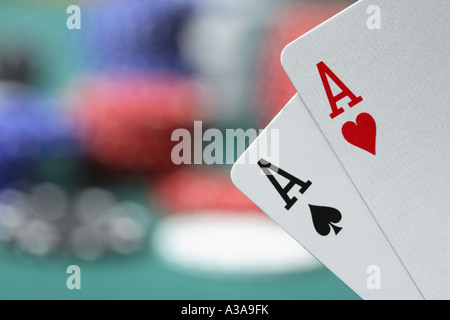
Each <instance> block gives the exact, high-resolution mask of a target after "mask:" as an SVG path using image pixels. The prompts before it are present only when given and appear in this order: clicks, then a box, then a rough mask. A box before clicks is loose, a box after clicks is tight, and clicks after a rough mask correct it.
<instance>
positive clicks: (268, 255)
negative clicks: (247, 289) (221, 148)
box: [151, 169, 321, 277]
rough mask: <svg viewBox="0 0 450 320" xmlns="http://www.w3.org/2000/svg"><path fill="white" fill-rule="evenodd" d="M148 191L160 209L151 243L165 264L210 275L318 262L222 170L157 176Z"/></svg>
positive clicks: (272, 271) (285, 269)
mask: <svg viewBox="0 0 450 320" xmlns="http://www.w3.org/2000/svg"><path fill="white" fill-rule="evenodd" d="M151 194H152V195H153V196H155V197H156V198H157V200H158V201H159V203H160V205H161V208H162V210H164V211H165V212H166V214H165V215H164V216H163V217H162V219H160V221H158V223H156V224H155V228H154V232H153V235H152V240H151V243H152V245H153V247H154V249H155V251H156V253H157V254H158V255H159V257H161V258H162V259H163V261H166V262H167V263H168V265H171V266H174V267H176V268H178V269H180V270H184V271H185V272H191V273H195V274H202V275H208V276H213V277H214V276H219V277H222V276H225V277H227V276H233V277H234V276H237V277H241V276H262V275H276V274H286V273H298V272H304V271H307V270H313V269H316V268H318V267H320V266H321V264H320V263H319V262H318V261H317V260H316V259H315V258H314V257H313V256H311V254H309V252H307V251H306V250H305V249H304V248H303V247H302V246H300V245H299V244H298V243H297V242H296V241H295V240H294V239H293V238H291V237H290V236H289V235H288V234H287V233H286V232H285V231H284V230H282V229H281V228H280V227H279V226H278V225H277V224H276V223H275V222H273V221H272V220H270V219H269V218H268V217H267V216H266V215H264V214H263V213H262V212H261V211H260V210H259V209H258V208H257V207H256V206H255V205H254V204H253V203H252V202H251V201H250V200H249V199H247V198H246V197H245V196H244V195H243V194H242V193H241V192H240V191H239V190H237V189H236V188H235V187H234V186H233V184H232V183H231V180H230V178H229V176H228V175H227V174H222V173H221V172H217V171H212V170H209V171H208V170H187V169H186V170H182V171H178V172H174V173H173V174H169V175H165V176H164V177H162V178H161V179H160V180H159V181H157V182H156V184H155V187H154V190H152V191H151Z"/></svg>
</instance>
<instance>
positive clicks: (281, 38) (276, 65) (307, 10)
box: [256, 1, 353, 126]
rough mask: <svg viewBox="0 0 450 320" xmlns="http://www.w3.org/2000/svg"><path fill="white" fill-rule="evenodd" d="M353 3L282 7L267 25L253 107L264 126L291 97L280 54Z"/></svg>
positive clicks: (323, 3) (293, 89) (311, 3)
mask: <svg viewBox="0 0 450 320" xmlns="http://www.w3.org/2000/svg"><path fill="white" fill-rule="evenodd" d="M352 3H353V1H319V2H316V1H314V2H312V1H311V2H305V3H304V2H301V3H295V4H289V5H287V6H284V7H283V8H282V9H281V10H280V11H279V12H278V14H276V15H275V17H274V19H273V20H272V22H271V23H270V25H269V28H268V32H267V35H266V37H265V42H264V45H263V48H262V50H261V52H262V56H261V57H260V61H259V64H258V65H259V70H261V72H260V74H259V75H258V76H257V79H260V80H259V81H256V83H257V88H256V91H257V92H256V96H257V103H256V108H257V109H258V110H257V113H258V114H259V120H260V121H261V124H262V125H264V126H266V125H267V124H268V123H269V122H270V121H271V120H272V119H273V118H274V117H275V116H276V115H277V114H278V113H279V112H280V111H281V109H282V108H283V107H284V105H285V104H286V103H287V102H288V101H289V100H290V99H291V98H292V97H293V96H294V94H295V92H296V91H295V88H294V86H293V85H292V83H291V81H290V80H289V78H288V76H287V75H286V73H285V72H284V70H283V67H282V66H281V63H280V55H281V52H282V51H283V49H284V47H286V45H288V44H289V43H290V42H292V41H294V40H295V39H297V38H298V37H300V36H302V35H303V34H305V33H307V32H308V31H310V30H311V29H313V28H315V27H316V26H318V25H319V24H321V23H322V22H324V21H326V20H328V19H329V18H331V17H332V16H334V15H335V14H337V13H339V12H340V11H342V10H344V9H345V8H346V7H348V6H349V5H351V4H352Z"/></svg>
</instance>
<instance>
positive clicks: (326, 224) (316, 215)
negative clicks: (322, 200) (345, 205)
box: [309, 205, 342, 236]
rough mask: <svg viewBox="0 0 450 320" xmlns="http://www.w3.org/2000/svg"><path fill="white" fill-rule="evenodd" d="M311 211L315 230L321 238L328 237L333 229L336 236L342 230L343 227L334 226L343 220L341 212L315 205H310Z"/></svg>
mask: <svg viewBox="0 0 450 320" xmlns="http://www.w3.org/2000/svg"><path fill="white" fill-rule="evenodd" d="M309 209H310V210H311V215H312V219H313V223H314V228H315V229H316V231H317V233H318V234H320V235H321V236H327V235H328V234H329V233H330V230H331V228H333V230H334V233H335V234H336V235H337V234H338V233H339V232H340V231H341V230H342V228H341V227H338V226H335V225H334V224H333V223H338V222H339V221H341V219H342V215H341V213H340V212H339V210H337V209H335V208H330V207H319V206H313V205H309ZM330 227H331V228H330Z"/></svg>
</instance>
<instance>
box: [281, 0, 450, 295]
mask: <svg viewBox="0 0 450 320" xmlns="http://www.w3.org/2000/svg"><path fill="white" fill-rule="evenodd" d="M374 5H376V7H374ZM374 14H375V15H374ZM376 15H377V16H378V18H380V19H379V20H378V22H379V25H378V27H380V28H379V29H377V28H375V29H374V28H373V26H374V25H376V22H375V24H374V21H375V20H373V19H377V17H376ZM449 21H450V1H444V0H433V1H422V0H396V1H388V0H382V1H366V0H362V1H358V2H357V3H356V4H354V5H353V6H351V7H349V8H348V9H346V10H345V11H343V12H342V13H340V14H338V15H337V16H335V17H333V18H332V19H330V20H328V21H327V22H326V23H324V24H322V25H320V26H319V27H317V28H316V29H314V30H312V31H311V32H310V33H308V34H306V35H304V36H303V37H300V38H299V39H297V40H295V41H294V42H292V43H291V44H289V45H288V46H287V47H286V48H285V49H284V51H283V54H282V64H283V67H284V68H285V70H286V72H287V73H288V75H289V77H290V79H291V80H292V82H293V84H294V86H295V87H296V89H297V91H298V92H299V93H300V97H301V99H302V101H303V103H304V104H305V105H306V107H307V108H308V109H309V111H310V112H311V114H312V116H313V118H314V120H315V121H316V123H317V125H318V126H319V128H320V130H321V131H322V133H323V135H324V136H325V138H326V140H327V141H328V143H329V144H330V146H331V147H332V149H333V151H334V152H335V154H336V155H337V157H338V159H339V160H340V162H341V163H342V165H343V167H344V168H345V171H346V172H347V173H348V175H349V177H350V178H351V180H352V181H353V183H354V185H355V186H356V188H357V190H358V191H359V193H360V194H361V196H362V198H363V199H364V201H365V202H366V204H367V206H368V208H369V210H370V211H371V212H372V214H373V215H374V217H375V218H376V220H377V222H378V223H379V225H380V226H381V228H382V230H383V232H384V233H385V234H386V236H387V238H388V240H389V242H390V243H391V244H392V246H393V247H394V249H395V251H396V252H397V254H398V256H399V257H400V259H401V261H402V262H403V264H404V265H405V267H406V269H407V270H408V272H409V273H410V275H411V276H412V278H413V280H414V281H415V283H416V284H417V286H418V288H419V289H420V291H421V293H422V294H423V296H424V297H425V298H426V299H450V250H449V245H450V232H449V230H450V112H449V111H450V90H449V86H450V63H449V57H450V36H449V35H450V23H449ZM368 26H371V27H370V28H369V27H368ZM334 103H335V104H334ZM355 121H356V123H355Z"/></svg>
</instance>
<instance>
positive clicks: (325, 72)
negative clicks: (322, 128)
mask: <svg viewBox="0 0 450 320" xmlns="http://www.w3.org/2000/svg"><path fill="white" fill-rule="evenodd" d="M317 69H319V74H320V78H321V79H322V83H323V87H324V88H325V92H326V94H327V97H328V101H329V102H330V106H331V111H332V112H331V114H330V117H331V119H334V118H336V117H337V116H338V115H340V114H341V113H343V112H344V109H342V108H338V106H337V102H338V101H340V100H342V99H344V98H345V97H349V98H350V100H351V101H350V102H349V104H348V106H349V107H350V108H351V107H353V106H354V105H356V104H358V103H360V102H361V101H363V98H362V97H356V96H355V95H354V94H353V92H351V91H350V89H349V88H347V86H346V85H345V84H344V83H343V82H342V81H341V80H340V79H339V78H338V77H337V76H336V75H335V74H334V73H333V71H331V70H330V68H328V67H327V65H326V64H325V63H324V62H323V61H321V62H319V63H318V64H317ZM327 76H328V77H330V78H331V80H333V81H334V83H336V84H337V85H338V87H339V88H341V89H342V92H341V93H339V94H338V95H337V96H333V92H331V87H330V84H329V82H328V78H327Z"/></svg>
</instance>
